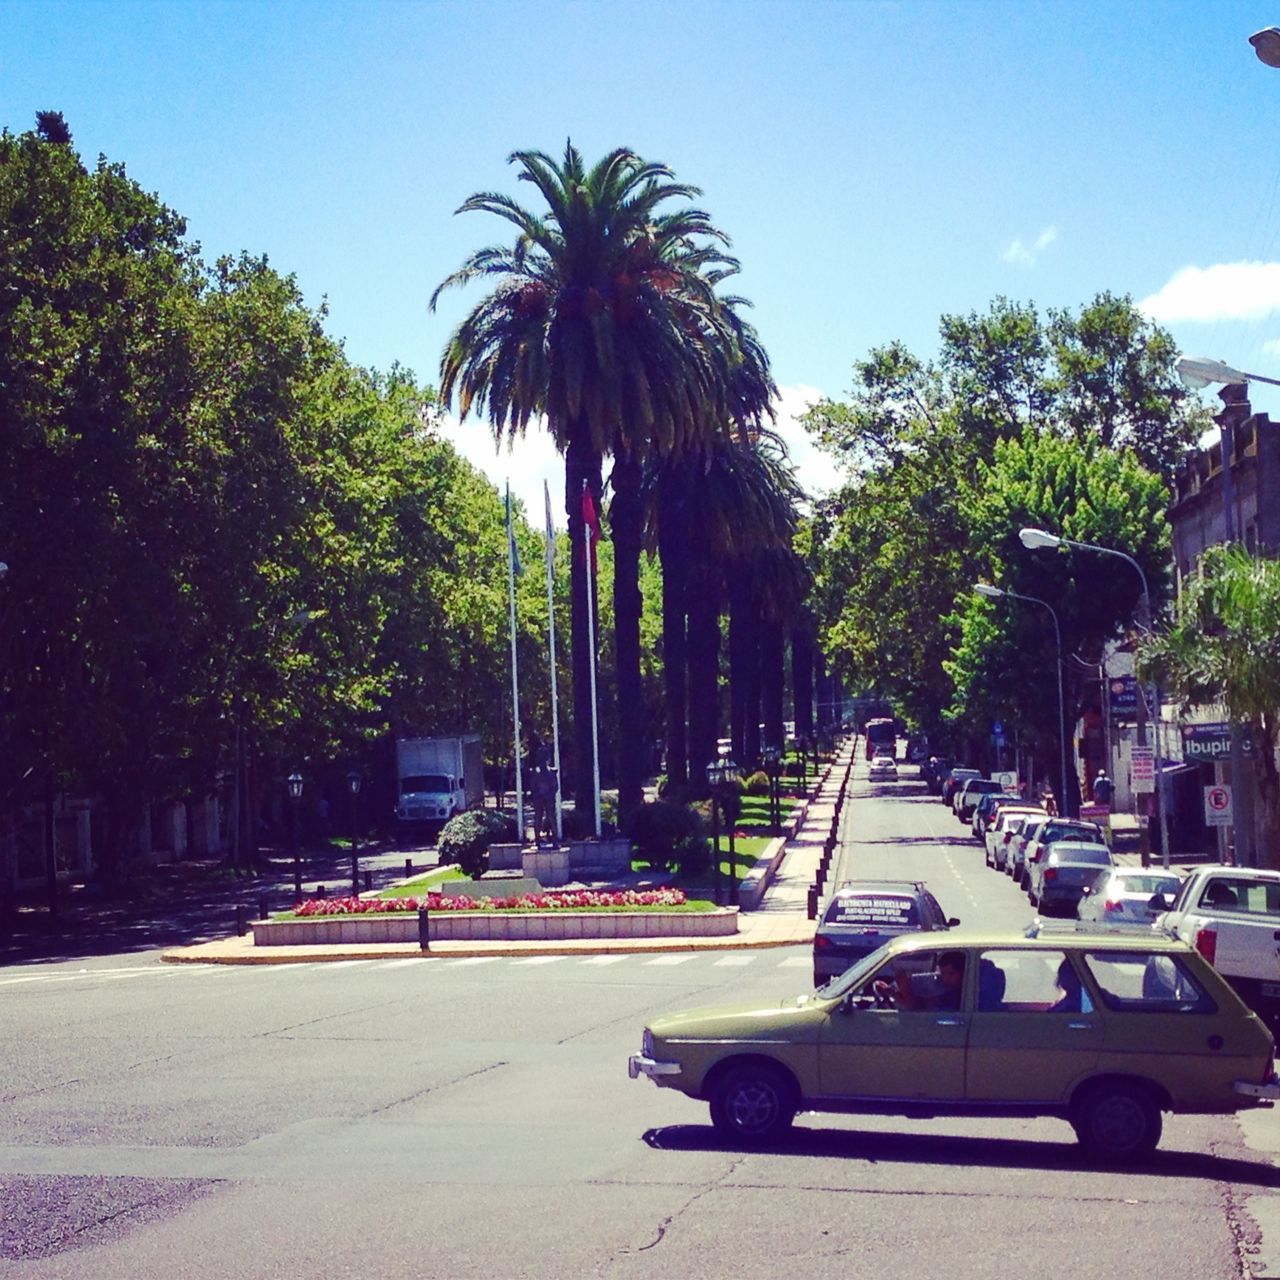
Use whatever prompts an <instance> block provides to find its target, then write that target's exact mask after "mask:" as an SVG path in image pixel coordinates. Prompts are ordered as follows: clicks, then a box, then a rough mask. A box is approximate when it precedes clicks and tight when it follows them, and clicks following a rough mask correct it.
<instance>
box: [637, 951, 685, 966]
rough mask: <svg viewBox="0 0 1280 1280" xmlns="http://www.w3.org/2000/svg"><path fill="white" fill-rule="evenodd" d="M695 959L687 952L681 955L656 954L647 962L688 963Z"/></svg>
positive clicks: (646, 962)
mask: <svg viewBox="0 0 1280 1280" xmlns="http://www.w3.org/2000/svg"><path fill="white" fill-rule="evenodd" d="M692 959H693V956H692V955H691V954H688V953H686V954H685V955H680V956H655V957H654V958H653V959H652V960H646V961H645V962H644V963H645V964H668V965H669V964H688V963H689V961H690V960H692Z"/></svg>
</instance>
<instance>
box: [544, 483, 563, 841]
mask: <svg viewBox="0 0 1280 1280" xmlns="http://www.w3.org/2000/svg"><path fill="white" fill-rule="evenodd" d="M542 496H543V498H544V499H545V501H546V504H547V646H548V648H549V650H550V653H551V765H552V768H554V769H555V771H556V843H557V844H558V843H559V842H560V841H561V840H562V839H564V825H563V822H562V820H561V815H560V703H559V700H558V699H557V697H556V571H555V556H556V535H555V531H554V530H553V529H552V527H551V490H550V488H549V487H548V486H547V482H546V481H545V480H544V481H543V482H542Z"/></svg>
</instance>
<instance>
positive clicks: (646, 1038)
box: [640, 1027, 653, 1058]
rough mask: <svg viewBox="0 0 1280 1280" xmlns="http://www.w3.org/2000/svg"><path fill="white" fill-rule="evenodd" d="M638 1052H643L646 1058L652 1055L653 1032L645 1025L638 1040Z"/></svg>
mask: <svg viewBox="0 0 1280 1280" xmlns="http://www.w3.org/2000/svg"><path fill="white" fill-rule="evenodd" d="M640 1052H641V1053H642V1054H644V1056H645V1057H646V1058H652V1057H653V1032H652V1031H650V1030H649V1028H648V1027H645V1029H644V1035H643V1036H642V1037H641V1040H640Z"/></svg>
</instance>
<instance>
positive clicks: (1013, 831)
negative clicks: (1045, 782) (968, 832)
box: [985, 805, 1049, 871]
mask: <svg viewBox="0 0 1280 1280" xmlns="http://www.w3.org/2000/svg"><path fill="white" fill-rule="evenodd" d="M1048 816H1049V815H1048V814H1047V813H1046V812H1045V811H1044V810H1043V809H1037V808H1033V807H1032V806H1031V805H1027V806H1026V807H1025V808H1024V807H1021V806H1016V805H1006V806H1004V807H1003V808H1001V810H1000V812H999V813H997V814H996V820H995V822H994V823H992V825H991V826H990V827H988V828H987V834H986V837H985V839H986V844H987V866H989V867H995V869H996V870H997V871H1003V870H1005V863H1006V862H1007V861H1008V857H1009V849H1010V846H1011V845H1012V843H1013V838H1014V836H1016V835H1017V834H1018V833H1019V832H1020V831H1021V830H1022V828H1023V827H1024V826H1025V825H1026V824H1027V822H1029V821H1034V820H1043V819H1045V818H1047V817H1048Z"/></svg>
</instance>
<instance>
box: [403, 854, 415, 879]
mask: <svg viewBox="0 0 1280 1280" xmlns="http://www.w3.org/2000/svg"><path fill="white" fill-rule="evenodd" d="M411 875H413V859H412V858H406V859H405V860H404V878H405V879H406V880H408V879H409V877H410V876H411Z"/></svg>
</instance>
